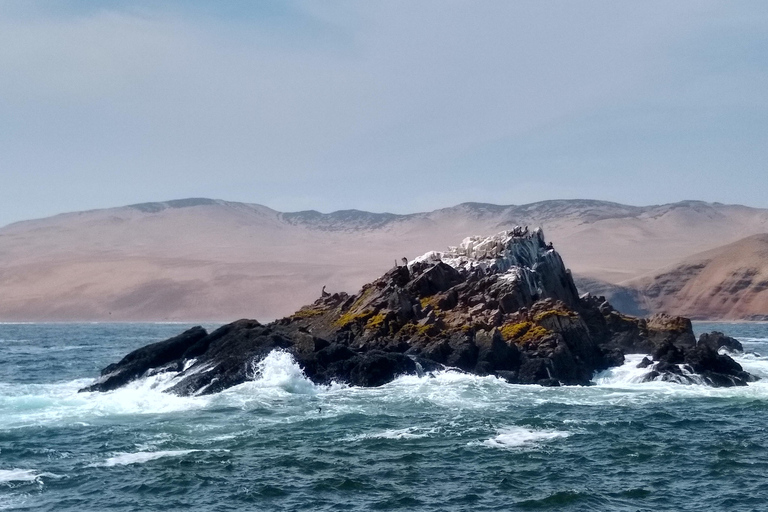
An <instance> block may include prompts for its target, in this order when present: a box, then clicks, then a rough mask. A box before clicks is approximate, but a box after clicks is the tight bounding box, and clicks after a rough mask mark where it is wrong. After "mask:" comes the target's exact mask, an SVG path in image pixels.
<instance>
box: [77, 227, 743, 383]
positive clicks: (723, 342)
mask: <svg viewBox="0 0 768 512" xmlns="http://www.w3.org/2000/svg"><path fill="white" fill-rule="evenodd" d="M721 347H726V348H727V349H729V350H738V349H739V348H740V346H739V345H738V341H736V340H734V339H732V338H729V337H727V336H725V335H723V334H722V333H711V334H705V335H702V336H701V338H700V339H699V340H698V341H697V340H696V338H695V337H694V334H693V331H692V328H691V322H690V320H688V319H686V318H682V317H674V316H668V315H664V314H657V315H654V316H652V317H650V318H648V319H643V318H635V317H631V316H628V315H624V314H622V313H620V312H618V311H616V310H615V309H614V308H613V307H612V306H611V305H610V304H609V303H608V302H607V301H606V300H605V299H604V298H603V297H594V296H591V295H589V294H585V295H582V296H579V294H578V292H577V290H576V286H575V285H574V282H573V279H572V277H571V274H570V272H569V271H568V270H567V269H566V267H565V265H564V263H563V260H562V258H561V257H560V255H559V254H558V253H557V251H556V250H555V249H554V247H553V246H552V244H551V243H550V244H547V243H546V242H545V239H544V234H543V232H542V231H541V230H540V229H536V230H533V231H529V230H528V228H521V227H515V228H514V229H513V230H511V231H504V232H502V233H499V234H497V235H494V236H491V237H487V238H483V237H470V238H466V239H465V240H464V241H463V242H462V243H461V244H460V245H459V246H456V247H450V248H449V249H448V250H447V251H445V252H429V253H427V254H425V255H423V256H421V257H419V258H417V259H415V260H414V261H411V262H408V261H407V260H406V259H405V258H403V260H402V261H401V262H396V264H395V266H394V267H393V268H392V269H391V270H389V271H388V272H386V273H385V274H384V275H383V276H381V277H380V278H378V279H376V280H375V281H373V282H371V283H369V284H366V285H365V286H363V288H362V289H361V290H360V291H359V293H357V294H356V295H349V294H347V293H333V294H330V293H326V292H325V290H323V292H322V294H321V297H320V298H319V299H317V300H316V301H315V302H314V303H313V304H311V305H308V306H305V307H303V308H301V309H300V310H298V311H296V312H295V313H294V314H293V315H291V316H289V317H286V318H283V319H280V320H277V321H275V322H272V323H269V324H261V323H259V322H257V321H255V320H238V321H236V322H233V323H231V324H228V325H225V326H223V327H221V328H219V329H216V330H215V331H213V332H211V333H208V332H207V331H206V330H205V329H203V328H202V327H195V328H192V329H190V330H188V331H186V332H184V333H182V334H180V335H178V336H176V337H174V338H171V339H168V340H166V341H162V342H159V343H154V344H152V345H148V346H145V347H143V348H140V349H138V350H135V351H133V352H131V353H130V354H128V355H127V356H125V357H124V358H123V359H122V360H121V361H119V362H118V363H115V364H111V365H109V366H107V367H106V368H104V370H102V372H101V377H100V378H99V379H97V380H96V382H95V383H94V384H92V385H90V386H88V387H86V388H84V389H83V390H81V391H109V390H112V389H116V388H118V387H120V386H123V385H125V384H127V383H128V382H130V381H132V380H135V379H138V378H141V377H143V376H146V375H151V374H154V373H157V372H176V376H175V377H174V381H173V382H174V384H173V385H172V386H171V387H170V388H169V389H168V391H169V392H172V393H176V394H179V395H194V394H209V393H216V392H218V391H221V390H223V389H226V388H229V387H231V386H235V385H237V384H241V383H243V382H245V381H247V380H250V379H252V378H254V377H255V375H254V372H256V371H257V370H256V369H257V363H258V362H259V361H260V360H262V359H263V358H264V357H266V356H267V354H269V353H270V352H271V351H273V350H284V351H287V352H289V353H290V354H291V355H292V356H293V358H294V359H295V360H296V362H297V363H298V364H299V365H300V366H301V367H302V369H303V371H304V372H305V374H306V375H307V377H308V378H310V379H311V380H312V381H314V382H317V383H330V382H333V381H337V382H346V383H348V384H351V385H356V386H379V385H382V384H386V383H387V382H390V381H391V380H393V379H394V378H395V377H397V376H399V375H403V374H421V373H426V372H431V371H435V370H439V369H444V368H455V369H458V370H461V371H465V372H471V373H475V374H479V375H495V376H497V377H499V378H503V379H505V380H507V381H509V382H511V383H518V384H539V385H544V386H558V385H588V384H590V381H591V379H592V377H593V376H594V374H595V372H597V371H600V370H604V369H607V368H610V367H612V366H617V365H621V364H623V362H624V355H625V354H629V353H643V354H649V355H650V357H647V358H645V359H644V360H643V362H642V363H640V364H641V366H642V367H644V368H646V369H647V372H648V373H647V374H646V376H645V379H646V380H667V381H674V382H680V383H701V384H708V385H712V386H743V385H746V384H747V383H748V382H750V381H752V380H755V377H753V376H752V375H750V374H749V373H747V372H745V371H743V369H742V368H741V366H740V365H739V364H738V363H736V362H735V361H734V360H733V359H732V358H730V357H729V356H728V355H726V354H721V353H719V352H718V350H719V349H720V348H721Z"/></svg>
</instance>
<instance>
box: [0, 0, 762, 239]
mask: <svg viewBox="0 0 768 512" xmlns="http://www.w3.org/2000/svg"><path fill="white" fill-rule="evenodd" d="M159 4H161V5H159ZM0 70H2V72H1V73H0V225H4V224H7V223H9V222H12V221H16V220H22V219H26V218H32V217H41V216H46V215H51V214H55V213H59V212H63V211H73V210H83V209H91V208H100V207H109V206H117V205H123V204H130V203H138V202H146V201H159V200H167V199H174V198H184V197H213V198H220V199H229V200H235V201H246V202H254V203H261V204H266V205H268V206H270V207H273V208H276V209H279V210H284V211H286V210H302V209H318V210H322V211H331V210H337V209H343V208H359V209H365V210H374V211H392V212H398V213H401V212H412V211H422V210H430V209H434V208H438V207H443V206H450V205H453V204H456V203H460V202H463V201H480V202H493V203H501V204H521V203H528V202H533V201H538V200H543V199H556V198H595V199H606V200H612V201H617V202H623V203H629V204H637V205H640V204H656V203H664V202H672V201H677V200H681V199H701V200H707V201H720V202H728V203H742V204H747V205H752V206H759V207H768V2H764V1H755V2H737V1H727V2H716V1H706V0H696V1H692V2H685V1H675V2H669V1H660V2H653V1H643V2H616V1H600V2H594V1H579V2H574V1H563V2H558V1H540V0H536V1H530V2H521V1H508V0H505V1H498V2H493V1H483V2H476V1H472V2H470V1H466V2H459V1H450V0H439V1H434V2H428V1H412V0H409V1H402V2H400V1H382V2H359V1H349V2H347V1H331V0H325V1H317V2H305V1H295V2H293V1H284V2H270V1H232V0H228V1H227V2H218V1H216V2H214V1H209V2H202V1H196V2H194V1H177V2H174V1H168V2H156V1H149V0H147V1H133V2H132V1H102V2H96V1H80V2H77V1H58V2H57V1H49V2H38V1H34V0H18V1H16V0H0Z"/></svg>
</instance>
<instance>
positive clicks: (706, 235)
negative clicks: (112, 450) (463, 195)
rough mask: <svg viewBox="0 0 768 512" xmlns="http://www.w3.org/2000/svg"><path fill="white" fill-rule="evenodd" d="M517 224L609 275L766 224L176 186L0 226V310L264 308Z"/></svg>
mask: <svg viewBox="0 0 768 512" xmlns="http://www.w3.org/2000/svg"><path fill="white" fill-rule="evenodd" d="M516 224H519V225H522V226H525V225H528V226H531V227H534V226H542V227H543V228H544V232H545V234H546V236H547V239H548V240H551V241H553V242H554V243H555V245H556V247H557V249H558V251H559V252H560V253H561V254H562V255H563V258H564V259H565V262H566V264H567V265H568V266H569V267H570V268H571V269H572V270H573V271H574V272H575V274H577V275H578V276H581V277H582V278H584V279H589V280H592V282H595V280H599V281H601V282H606V283H611V284H616V283H620V282H624V281H627V280H631V279H634V278H638V277H640V276H643V275H647V274H650V273H652V272H653V271H655V270H656V269H659V268H663V267H665V266H668V265H671V264H674V263H675V262H677V261H680V260H682V259H683V258H685V257H687V256H689V255H691V254H694V253H698V252H701V251H706V250H709V249H713V248H715V247H717V246H720V245H723V244H727V243H731V242H735V241H736V240H738V239H741V238H744V237H747V236H750V235H754V234H757V233H765V232H768V210H763V209H756V208H748V207H744V206H738V205H723V204H717V203H714V204H711V203H702V202H696V201H686V202H682V203H675V204H669V205H660V206H648V207H634V206H625V205H620V204H616V203H609V202H603V201H590V200H560V201H544V202H539V203H533V204H527V205H521V206H500V205H490V204H480V203H465V204H461V205H458V206H454V207H451V208H445V209H440V210H435V211H432V212H423V213H415V214H410V215H396V214H389V213H370V212H363V211H357V210H346V211H339V212H333V213H329V214H323V213H319V212H315V211H306V212H294V213H281V212H277V211H275V210H272V209H270V208H267V207H264V206H260V205H254V204H244V203H235V202H227V201H220V200H212V199H182V200H176V201H168V202H162V203H145V204H138V205H131V206H125V207H120V208H111V209H105V210H94V211H86V212H76V213H67V214H62V215H57V216H54V217H49V218H46V219H38V220H30V221H24V222H18V223H15V224H12V225H9V226H6V227H4V228H2V229H0V290H2V294H0V320H51V321H52V320H231V319H232V318H235V317H255V318H259V319H271V318H275V317H279V316H283V315H285V314H288V313H291V312H293V311H294V310H295V309H296V308H298V307H299V306H301V305H303V304H305V303H307V302H310V301H312V300H314V299H315V298H316V297H317V296H318V295H319V293H320V290H321V288H322V287H323V286H324V285H325V286H327V289H328V290H330V291H335V290H345V291H350V292H354V291H356V290H357V289H358V288H359V286H361V285H362V284H363V283H365V282H367V281H370V280H371V279H373V278H375V277H376V276H378V275H381V274H382V272H383V271H385V270H386V269H387V268H389V267H390V266H392V265H394V262H395V260H400V258H401V257H403V256H405V257H408V258H413V257H415V256H417V255H420V254H422V253H424V252H426V251H428V250H433V249H444V248H445V247H446V246H447V245H448V244H455V242H456V240H457V239H459V240H460V239H461V238H463V237H465V236H470V235H488V234H492V233H496V232H498V231H501V230H504V229H509V228H511V227H513V226H514V225H516ZM697 304H698V303H697ZM696 316H700V315H696Z"/></svg>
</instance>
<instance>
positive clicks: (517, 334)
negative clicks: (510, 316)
mask: <svg viewBox="0 0 768 512" xmlns="http://www.w3.org/2000/svg"><path fill="white" fill-rule="evenodd" d="M499 331H500V332H501V337H502V338H503V339H504V340H505V341H511V340H514V341H515V342H517V343H525V342H526V341H533V340H537V339H539V338H543V337H544V336H546V335H548V334H551V331H549V330H547V329H545V328H544V327H542V326H540V325H536V324H534V323H533V322H519V323H515V324H505V325H503V326H502V327H501V329H499Z"/></svg>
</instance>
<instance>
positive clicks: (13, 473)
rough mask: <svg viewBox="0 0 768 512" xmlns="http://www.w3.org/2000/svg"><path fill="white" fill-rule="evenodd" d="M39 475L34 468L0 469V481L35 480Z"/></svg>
mask: <svg viewBox="0 0 768 512" xmlns="http://www.w3.org/2000/svg"><path fill="white" fill-rule="evenodd" d="M39 477H40V475H39V474H38V473H37V471H35V470H34V469H0V482H34V481H35V480H37V479H38V478H39Z"/></svg>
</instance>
